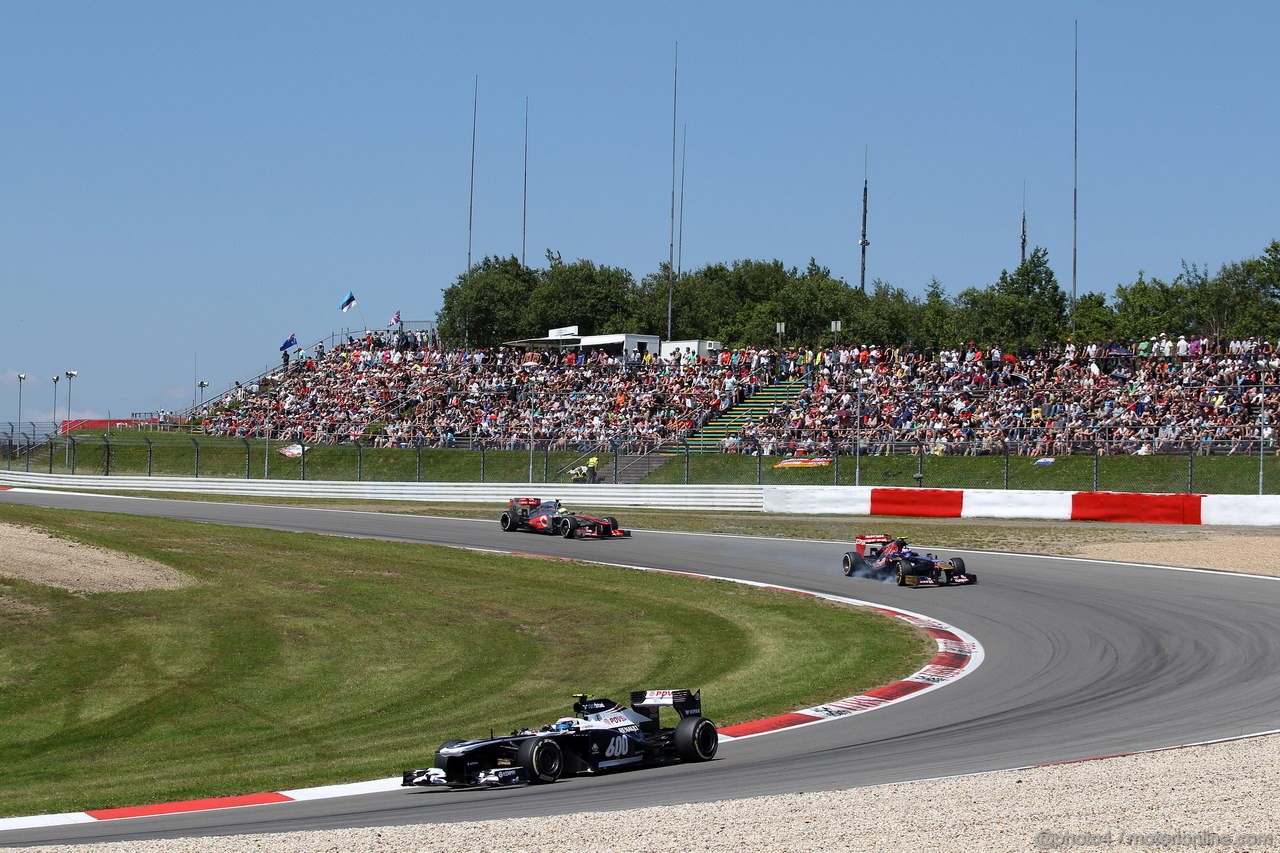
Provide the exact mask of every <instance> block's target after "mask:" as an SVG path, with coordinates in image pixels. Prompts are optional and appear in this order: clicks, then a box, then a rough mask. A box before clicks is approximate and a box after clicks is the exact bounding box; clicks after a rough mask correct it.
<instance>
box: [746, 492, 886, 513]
mask: <svg viewBox="0 0 1280 853" xmlns="http://www.w3.org/2000/svg"><path fill="white" fill-rule="evenodd" d="M761 509H763V510H764V511H765V512H780V513H792V514H797V515H871V488H870V487H869V486H765V487H764V495H763V504H762V506H761Z"/></svg>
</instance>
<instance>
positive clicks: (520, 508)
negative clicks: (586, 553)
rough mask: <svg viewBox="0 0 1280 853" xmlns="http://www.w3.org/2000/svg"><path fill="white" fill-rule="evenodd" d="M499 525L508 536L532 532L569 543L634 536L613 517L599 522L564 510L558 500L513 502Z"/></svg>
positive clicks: (514, 500) (589, 516)
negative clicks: (579, 540) (577, 540)
mask: <svg viewBox="0 0 1280 853" xmlns="http://www.w3.org/2000/svg"><path fill="white" fill-rule="evenodd" d="M498 523H499V524H500V525H502V529H503V530H505V531H507V532H508V533H510V532H513V531H516V530H531V531H533V532H534V533H550V534H551V535H552V536H563V537H564V538H565V539H616V538H619V537H624V536H630V535H631V531H630V530H623V529H622V528H620V527H619V526H618V519H616V518H613V517H612V516H608V515H606V516H604V517H603V518H597V517H596V516H594V515H587V514H585V513H581V512H570V511H569V510H567V509H564V508H563V507H561V506H560V501H558V500H542V499H541V498H512V499H511V500H510V502H508V504H507V508H506V510H505V511H504V512H503V513H502V516H501V517H500V518H499V519H498Z"/></svg>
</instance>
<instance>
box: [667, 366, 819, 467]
mask: <svg viewBox="0 0 1280 853" xmlns="http://www.w3.org/2000/svg"><path fill="white" fill-rule="evenodd" d="M807 384H808V383H806V382H804V381H803V380H797V381H792V382H779V383H777V384H775V385H765V386H763V387H762V388H761V389H760V390H759V391H757V392H756V393H754V394H752V395H751V396H750V397H748V398H747V399H745V400H743V401H742V402H741V403H739V404H738V405H736V406H733V407H731V408H728V409H725V410H724V412H722V413H721V414H720V415H719V416H718V417H715V418H712V419H711V420H710V421H708V422H707V423H706V424H705V425H703V427H702V429H700V430H698V431H697V432H695V433H693V434H692V435H690V436H689V439H688V442H689V452H690V453H719V452H720V442H722V441H724V439H725V438H726V437H727V436H730V435H733V434H735V433H736V432H738V430H740V429H742V425H743V424H745V423H746V422H747V419H748V418H749V419H751V420H753V421H755V422H756V423H760V421H762V420H764V418H765V417H766V416H767V415H768V414H769V410H770V409H772V408H773V407H774V406H776V405H781V406H784V407H787V408H790V406H791V404H792V403H794V402H795V400H796V398H797V397H799V396H800V392H802V391H804V389H805V388H806V386H807ZM670 447H671V450H673V451H676V450H678V451H683V450H684V448H683V446H677V445H670Z"/></svg>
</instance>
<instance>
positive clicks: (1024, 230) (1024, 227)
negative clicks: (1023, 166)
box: [1022, 181, 1027, 264]
mask: <svg viewBox="0 0 1280 853" xmlns="http://www.w3.org/2000/svg"><path fill="white" fill-rule="evenodd" d="M1022 262H1023V263H1024V264H1025V263H1026V262H1027V182H1026V181H1023V182H1022Z"/></svg>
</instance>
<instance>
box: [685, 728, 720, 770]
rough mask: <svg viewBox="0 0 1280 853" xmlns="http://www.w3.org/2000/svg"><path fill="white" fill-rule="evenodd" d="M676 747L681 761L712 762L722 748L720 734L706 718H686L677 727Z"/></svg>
mask: <svg viewBox="0 0 1280 853" xmlns="http://www.w3.org/2000/svg"><path fill="white" fill-rule="evenodd" d="M675 745H676V755H678V756H680V760H681V761H710V760H711V759H713V758H715V757H716V749H717V748H718V747H719V746H720V733H719V732H718V731H717V730H716V726H715V723H713V722H711V721H710V720H708V719H707V718H706V717H685V718H684V719H683V720H681V721H680V723H679V724H678V725H677V726H676V733H675Z"/></svg>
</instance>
